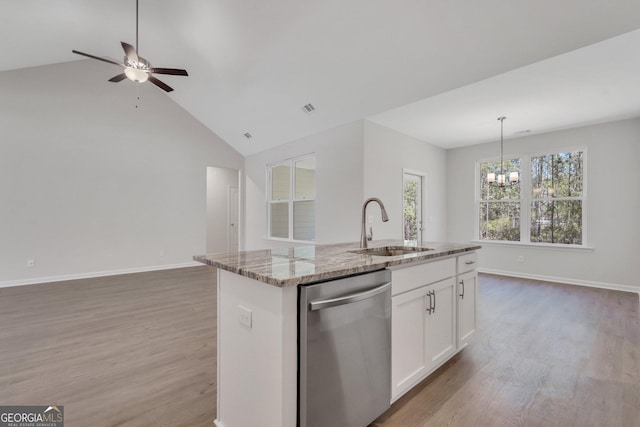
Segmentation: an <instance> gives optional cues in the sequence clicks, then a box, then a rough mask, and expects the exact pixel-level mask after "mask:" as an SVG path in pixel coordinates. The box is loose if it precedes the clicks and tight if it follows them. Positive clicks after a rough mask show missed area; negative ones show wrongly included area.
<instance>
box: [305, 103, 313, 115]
mask: <svg viewBox="0 0 640 427" xmlns="http://www.w3.org/2000/svg"><path fill="white" fill-rule="evenodd" d="M302 111H304V112H305V113H307V114H311V113H313V112H314V111H316V107H314V106H313V105H311V104H307V105H305V106H304V107H302Z"/></svg>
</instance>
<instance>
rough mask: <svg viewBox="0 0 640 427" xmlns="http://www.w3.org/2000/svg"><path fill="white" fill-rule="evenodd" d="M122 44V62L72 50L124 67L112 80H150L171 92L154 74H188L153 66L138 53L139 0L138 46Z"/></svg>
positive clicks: (183, 71) (141, 81) (174, 69)
mask: <svg viewBox="0 0 640 427" xmlns="http://www.w3.org/2000/svg"><path fill="white" fill-rule="evenodd" d="M120 44H121V45H122V49H124V55H125V56H124V60H123V62H122V63H120V62H117V61H114V60H112V59H108V58H101V57H99V56H94V55H90V54H88V53H84V52H80V51H77V50H72V51H71V52H73V53H76V54H78V55H82V56H86V57H88V58H93V59H97V60H98V61H104V62H108V63H110V64H114V65H119V66H121V67H122V68H124V72H123V73H121V74H118V75H117V76H114V77H112V78H110V79H109V81H110V82H114V83H118V82H120V81H122V80H124V79H125V78H128V79H129V80H131V81H134V82H138V83H143V82H146V81H147V80H149V81H150V82H151V83H153V84H154V85H156V86H158V87H159V88H160V89H162V90H164V91H166V92H171V91H172V90H173V88H172V87H170V86H169V85H167V84H166V83H164V82H162V81H160V80H158V79H157V78H155V77H154V76H153V74H171V75H174V76H188V75H189V74H187V70H181V69H178V68H158V67H152V66H151V64H150V63H149V61H147V60H146V59H145V58H143V57H141V56H140V55H138V0H136V47H135V48H134V47H133V46H131V45H130V44H128V43H125V42H120Z"/></svg>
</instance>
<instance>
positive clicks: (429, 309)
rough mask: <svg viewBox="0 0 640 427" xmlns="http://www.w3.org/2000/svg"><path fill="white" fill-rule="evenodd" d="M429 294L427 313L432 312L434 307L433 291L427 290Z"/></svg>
mask: <svg viewBox="0 0 640 427" xmlns="http://www.w3.org/2000/svg"><path fill="white" fill-rule="evenodd" d="M427 296H428V297H429V307H428V308H427V314H431V309H432V307H433V301H432V300H431V291H429V292H427Z"/></svg>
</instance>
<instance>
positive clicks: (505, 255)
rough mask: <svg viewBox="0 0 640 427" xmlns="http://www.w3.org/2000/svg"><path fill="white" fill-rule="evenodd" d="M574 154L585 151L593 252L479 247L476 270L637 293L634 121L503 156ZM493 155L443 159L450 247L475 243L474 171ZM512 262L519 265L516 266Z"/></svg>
mask: <svg viewBox="0 0 640 427" xmlns="http://www.w3.org/2000/svg"><path fill="white" fill-rule="evenodd" d="M572 146H584V147H586V150H587V167H586V171H587V192H588V201H587V210H586V214H587V221H588V225H587V240H588V241H587V244H588V245H589V246H592V247H593V251H571V250H559V249H554V250H549V249H546V248H531V247H524V246H517V247H505V246H492V245H489V244H485V245H484V247H483V249H482V250H481V251H479V267H480V269H482V270H486V271H494V272H499V273H504V274H512V275H516V276H523V277H538V278H543V279H545V278H546V279H550V280H561V281H565V282H568V283H581V284H591V285H596V286H605V287H606V286H609V287H614V288H618V289H625V290H634V291H636V290H640V281H639V280H638V273H637V267H636V266H637V263H638V254H640V221H639V220H638V218H639V217H640V191H639V189H640V172H639V169H638V162H639V160H640V119H632V120H625V121H619V122H612V123H605V124H600V125H595V126H588V127H582V128H576V129H570V130H563V131H558V132H552V133H546V134H541V135H534V136H530V137H525V138H518V139H512V140H507V141H505V156H507V155H510V154H523V153H537V152H545V151H549V152H552V151H558V150H562V149H563V148H566V147H572ZM499 153H500V145H499V142H493V143H488V144H482V145H476V146H471V147H465V148H459V149H454V150H450V151H449V152H448V159H447V168H448V170H449V177H450V179H449V180H448V185H447V190H448V198H447V211H448V216H449V222H448V224H449V227H448V238H449V239H450V240H454V241H468V240H473V239H477V236H476V232H475V225H474V223H475V215H476V207H475V202H474V201H475V187H474V185H475V182H476V180H475V163H476V161H477V160H481V159H486V158H488V157H495V156H496V155H498V156H499ZM454 172H455V173H454ZM518 256H523V257H524V259H525V262H523V263H521V262H518V260H517V258H518Z"/></svg>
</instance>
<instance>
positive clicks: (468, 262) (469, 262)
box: [465, 261, 476, 265]
mask: <svg viewBox="0 0 640 427" xmlns="http://www.w3.org/2000/svg"><path fill="white" fill-rule="evenodd" d="M475 263H476V262H475V261H467V262H465V264H467V265H471V264H475Z"/></svg>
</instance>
